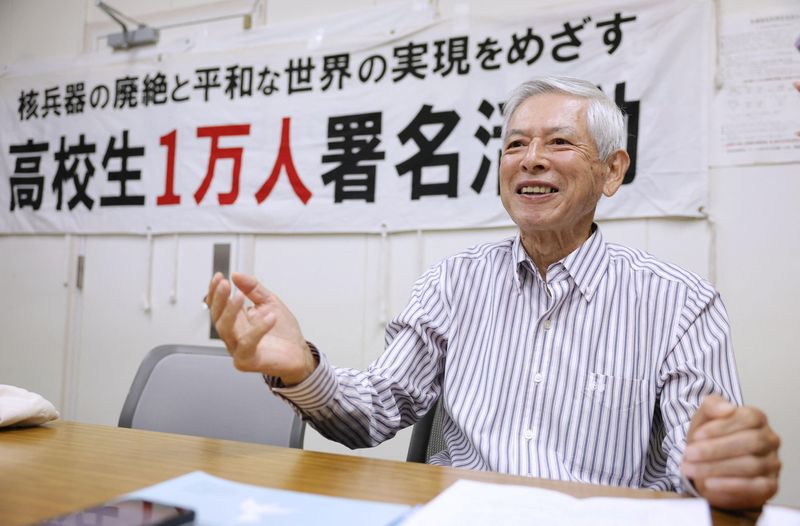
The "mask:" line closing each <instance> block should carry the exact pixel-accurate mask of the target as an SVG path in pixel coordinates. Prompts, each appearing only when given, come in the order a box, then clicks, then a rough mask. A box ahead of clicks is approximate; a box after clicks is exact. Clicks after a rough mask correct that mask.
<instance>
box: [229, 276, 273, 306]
mask: <svg viewBox="0 0 800 526" xmlns="http://www.w3.org/2000/svg"><path fill="white" fill-rule="evenodd" d="M231 279H232V280H233V283H234V284H235V285H236V287H237V288H238V289H239V290H241V291H242V294H244V295H245V296H247V297H248V298H249V299H250V301H252V302H253V303H255V304H256V305H260V304H262V303H266V302H267V300H269V298H270V296H271V293H270V291H269V290H267V288H266V287H265V286H264V285H262V284H261V283H259V282H258V280H257V279H256V278H255V277H254V276H250V275H248V274H239V273H238V272H234V273H233V274H231Z"/></svg>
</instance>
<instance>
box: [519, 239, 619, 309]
mask: <svg viewBox="0 0 800 526" xmlns="http://www.w3.org/2000/svg"><path fill="white" fill-rule="evenodd" d="M592 230H593V232H592V234H591V235H590V236H589V239H587V240H586V241H584V242H583V244H582V245H581V246H579V247H578V248H576V249H575V250H573V251H572V252H571V253H570V254H569V255H567V256H566V257H565V258H563V259H562V260H560V261H557V262H555V263H553V264H552V265H550V268H548V272H547V273H548V275H550V276H553V275H554V274H555V275H558V274H560V273H559V272H558V271H559V270H561V269H562V268H563V269H564V270H565V271H566V272H567V273H568V274H569V276H570V277H572V280H573V281H574V282H575V286H576V287H578V290H579V291H580V292H581V294H582V295H583V297H584V298H585V299H586V301H591V300H592V297H593V296H594V293H595V291H596V290H597V287H598V286H599V285H600V281H601V280H602V279H603V276H605V274H606V271H607V270H608V265H609V256H608V249H607V246H606V243H605V241H604V240H603V235H602V234H601V233H600V228H599V227H598V226H597V224H592ZM512 250H513V254H514V265H515V267H514V268H515V270H516V272H515V273H514V280H515V282H516V283H515V285H516V287H517V292H521V290H522V272H526V271H529V272H532V273H533V274H534V275H535V276H536V279H539V280H541V276H539V272H538V270H537V269H536V267H535V265H534V264H533V261H532V260H531V258H530V257H529V256H528V253H527V252H525V247H523V246H522V237H521V235H520V233H519V232H518V233H517V236H516V238H515V239H514V243H513V246H512Z"/></svg>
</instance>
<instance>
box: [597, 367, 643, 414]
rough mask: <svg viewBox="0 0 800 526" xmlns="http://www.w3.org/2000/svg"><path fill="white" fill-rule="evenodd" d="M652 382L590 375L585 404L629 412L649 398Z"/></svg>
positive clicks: (606, 375)
mask: <svg viewBox="0 0 800 526" xmlns="http://www.w3.org/2000/svg"><path fill="white" fill-rule="evenodd" d="M649 390H650V382H648V381H647V380H642V379H640V378H624V377H622V376H611V375H609V374H602V373H589V375H588V377H587V379H586V384H585V386H584V388H583V397H584V403H589V404H592V405H597V406H600V407H602V408H605V409H610V410H613V411H629V410H631V409H633V408H635V407H636V406H638V405H639V404H641V403H642V402H644V401H646V400H647V398H648V396H647V395H648V392H649Z"/></svg>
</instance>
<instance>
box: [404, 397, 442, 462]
mask: <svg viewBox="0 0 800 526" xmlns="http://www.w3.org/2000/svg"><path fill="white" fill-rule="evenodd" d="M443 413H444V411H443V410H442V399H441V398H439V400H438V401H437V402H436V404H435V405H434V406H433V408H432V409H431V410H430V411H428V414H427V415H425V416H424V417H422V420H420V421H419V422H417V423H416V424H414V429H413V430H412V431H411V441H410V442H409V444H408V455H407V456H406V461H408V462H420V463H422V464H427V463H428V461H429V460H430V458H431V457H432V456H433V455H435V454H436V453H438V452H440V451H443V450H444V448H445V447H447V445H446V444H445V442H444V436H442V415H443Z"/></svg>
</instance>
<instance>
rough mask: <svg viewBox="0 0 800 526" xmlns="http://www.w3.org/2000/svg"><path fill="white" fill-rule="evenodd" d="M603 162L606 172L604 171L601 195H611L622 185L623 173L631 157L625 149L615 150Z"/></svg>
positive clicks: (626, 169)
mask: <svg viewBox="0 0 800 526" xmlns="http://www.w3.org/2000/svg"><path fill="white" fill-rule="evenodd" d="M605 164H606V169H607V170H608V172H607V173H606V181H605V183H604V184H603V195H605V196H606V197H611V196H612V195H614V194H615V193H617V190H619V187H620V186H622V180H623V179H625V173H626V172H627V171H628V166H630V164H631V158H630V157H629V156H628V152H626V151H625V150H617V151H616V152H614V153H612V154H611V156H609V158H608V159H607V160H606V161H605Z"/></svg>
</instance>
